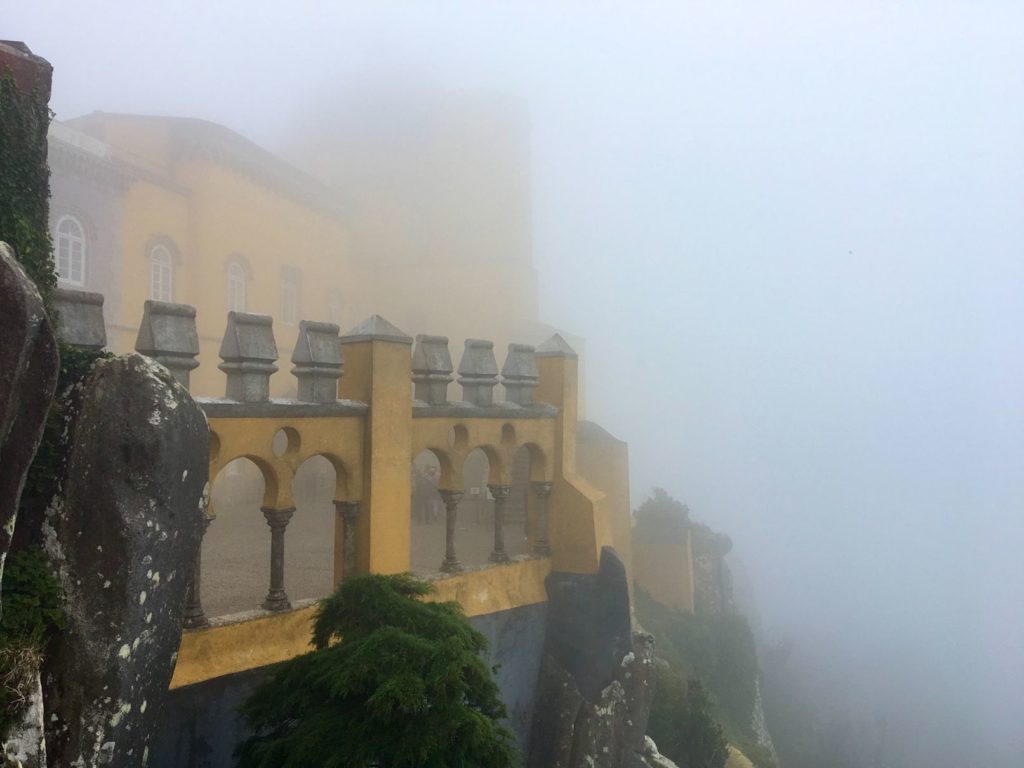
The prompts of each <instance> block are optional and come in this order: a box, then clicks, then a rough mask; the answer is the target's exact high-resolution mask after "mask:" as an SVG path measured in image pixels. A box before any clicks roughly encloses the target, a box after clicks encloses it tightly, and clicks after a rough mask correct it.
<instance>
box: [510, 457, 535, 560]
mask: <svg viewBox="0 0 1024 768" xmlns="http://www.w3.org/2000/svg"><path fill="white" fill-rule="evenodd" d="M530 511H531V504H530V449H529V448H528V447H526V446H525V445H523V446H520V447H519V449H518V450H517V451H516V452H515V453H514V454H513V455H512V490H511V492H510V493H509V496H508V504H507V506H506V507H505V523H506V525H507V526H508V528H509V530H508V531H507V532H506V534H505V542H506V544H507V545H508V546H509V548H510V549H511V550H514V549H515V545H516V544H517V543H519V539H520V538H522V539H524V540H525V539H527V538H529V535H530V528H531V524H530Z"/></svg>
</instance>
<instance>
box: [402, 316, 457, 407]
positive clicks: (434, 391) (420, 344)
mask: <svg viewBox="0 0 1024 768" xmlns="http://www.w3.org/2000/svg"><path fill="white" fill-rule="evenodd" d="M453 370H454V369H453V367H452V356H451V353H449V352H448V337H447V336H427V335H425V334H422V333H421V334H419V335H418V336H417V337H416V346H415V347H414V348H413V351H412V380H413V381H414V382H415V384H416V395H415V396H416V399H417V400H422V401H424V402H426V403H430V404H431V405H444V404H445V403H446V402H448V383H449V382H450V381H451V380H452V371H453Z"/></svg>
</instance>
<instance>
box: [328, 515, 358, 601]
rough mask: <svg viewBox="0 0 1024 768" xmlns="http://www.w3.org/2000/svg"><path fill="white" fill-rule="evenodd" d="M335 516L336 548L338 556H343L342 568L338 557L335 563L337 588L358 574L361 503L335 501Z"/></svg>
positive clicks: (335, 584) (335, 583)
mask: <svg viewBox="0 0 1024 768" xmlns="http://www.w3.org/2000/svg"><path fill="white" fill-rule="evenodd" d="M334 514H335V518H334V529H335V531H336V534H335V540H334V542H335V543H334V546H335V547H337V548H338V550H339V552H338V554H339V555H340V556H341V565H340V567H339V566H338V558H337V557H335V561H334V562H335V566H334V586H335V588H337V586H338V584H340V583H341V582H342V580H343V579H347V578H349V577H351V576H355V575H356V572H357V569H356V558H358V557H359V554H358V552H359V547H358V541H357V539H356V521H357V520H358V519H359V502H358V501H335V502H334Z"/></svg>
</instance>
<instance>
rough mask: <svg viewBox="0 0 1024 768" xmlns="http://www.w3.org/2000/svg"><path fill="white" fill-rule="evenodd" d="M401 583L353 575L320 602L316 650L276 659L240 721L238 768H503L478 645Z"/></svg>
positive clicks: (494, 698) (506, 746)
mask: <svg viewBox="0 0 1024 768" xmlns="http://www.w3.org/2000/svg"><path fill="white" fill-rule="evenodd" d="M432 590H433V587H432V586H431V585H430V584H427V583H426V582H423V581H420V580H418V579H415V578H414V577H412V576H411V575H408V574H401V575H387V576H385V575H377V574H371V575H366V576H359V577H355V578H352V579H348V580H346V581H344V582H343V583H342V585H341V587H340V588H339V589H338V591H337V592H335V593H334V595H333V596H331V597H329V598H327V599H326V600H324V601H323V602H322V603H321V604H320V609H319V611H318V613H317V615H316V619H315V622H314V628H313V640H312V643H313V645H314V646H315V647H316V650H314V651H312V652H311V653H307V654H305V655H303V656H299V657H297V658H295V659H292V660H290V661H287V662H284V663H283V664H281V665H280V666H279V668H278V669H277V670H276V672H275V673H274V674H273V675H272V676H271V677H270V679H268V680H267V681H266V682H265V683H263V684H262V685H261V686H260V687H259V688H257V690H256V691H255V692H254V693H253V695H252V696H251V698H250V699H249V700H248V701H247V702H246V704H245V705H244V706H243V708H242V714H243V716H244V717H245V718H246V720H247V722H248V724H249V726H250V727H251V728H252V730H253V735H252V736H251V737H250V738H248V739H247V740H245V741H244V742H242V743H241V744H240V745H239V747H238V748H237V749H236V751H235V756H236V758H237V760H238V763H237V764H238V765H239V766H245V768H289V767H291V768H299V766H301V767H302V768H371V767H372V768H413V767H414V766H415V768H477V767H478V766H488V767H489V768H510V767H511V766H512V765H514V764H515V758H516V753H515V748H514V746H513V739H512V734H511V733H510V732H509V731H508V729H507V728H505V727H504V726H503V725H501V723H500V722H499V721H500V720H501V719H503V718H504V717H506V711H505V706H504V704H503V703H502V701H501V699H500V697H499V695H498V686H497V685H496V684H495V682H494V678H493V670H492V669H491V668H489V667H488V666H487V664H486V663H485V662H484V660H483V657H482V655H481V654H482V653H483V652H484V651H485V650H486V648H487V640H486V639H485V638H484V636H483V635H481V634H480V633H479V632H477V631H476V630H475V629H473V628H472V627H471V626H470V624H469V622H468V621H467V620H466V618H465V616H464V614H463V612H462V609H461V607H460V606H459V605H458V603H453V602H448V603H427V602H423V600H422V598H423V597H424V596H425V595H427V594H429V593H430V592H431V591H432Z"/></svg>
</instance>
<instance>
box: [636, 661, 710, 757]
mask: <svg viewBox="0 0 1024 768" xmlns="http://www.w3.org/2000/svg"><path fill="white" fill-rule="evenodd" d="M647 733H648V734H649V735H650V737H651V738H652V739H654V741H655V743H656V744H657V745H658V751H659V752H661V754H663V755H665V757H667V758H669V759H670V760H672V761H673V762H675V763H676V765H678V766H679V768H723V766H725V761H726V760H727V759H728V757H729V749H728V742H727V741H726V738H725V733H724V731H723V730H722V726H720V725H719V724H718V721H717V720H716V719H715V715H714V710H713V707H712V705H711V700H710V699H709V698H708V694H707V691H706V690H705V689H704V686H703V685H701V683H700V681H699V680H697V679H696V678H691V679H690V680H683V678H682V677H680V676H679V675H678V674H677V673H676V672H675V671H674V670H673V669H672V668H671V667H670V666H668V665H667V664H664V665H662V667H661V669H660V670H659V674H658V690H657V693H656V694H655V696H654V704H653V706H652V707H651V719H650V721H649V722H648V725H647Z"/></svg>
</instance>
